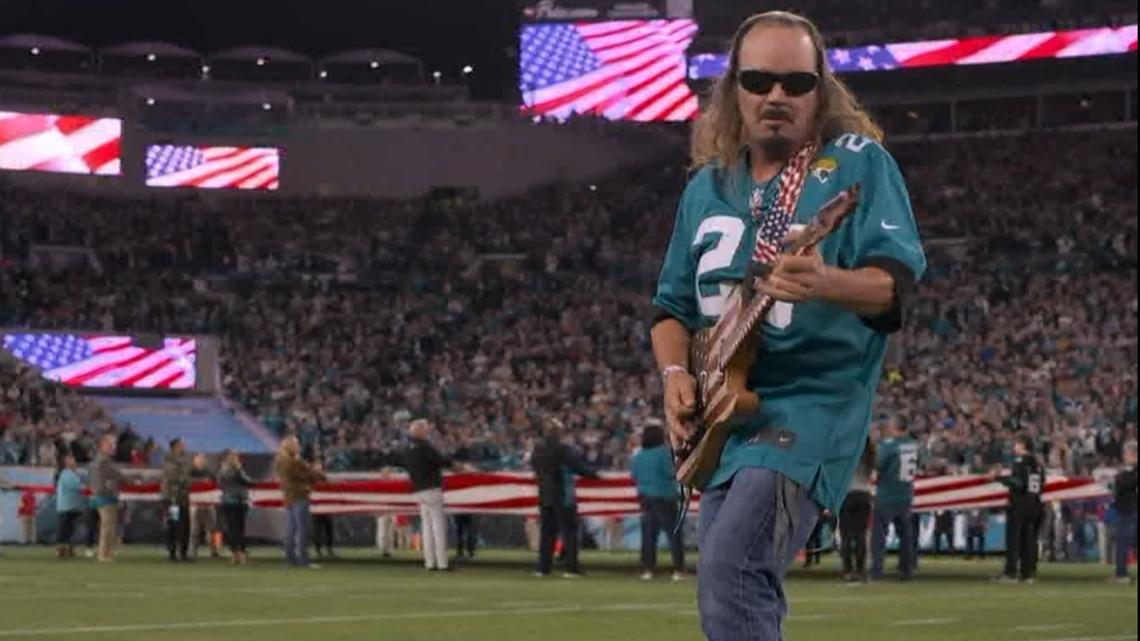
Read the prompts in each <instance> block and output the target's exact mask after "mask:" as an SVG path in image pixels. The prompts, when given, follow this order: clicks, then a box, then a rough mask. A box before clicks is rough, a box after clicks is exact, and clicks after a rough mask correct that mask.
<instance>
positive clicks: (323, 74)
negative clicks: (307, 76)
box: [317, 69, 329, 80]
mask: <svg viewBox="0 0 1140 641" xmlns="http://www.w3.org/2000/svg"><path fill="white" fill-rule="evenodd" d="M317 77H318V78H320V79H321V80H324V79H325V78H328V77H329V72H327V71H325V70H324V69H321V70H320V72H318V73H317Z"/></svg>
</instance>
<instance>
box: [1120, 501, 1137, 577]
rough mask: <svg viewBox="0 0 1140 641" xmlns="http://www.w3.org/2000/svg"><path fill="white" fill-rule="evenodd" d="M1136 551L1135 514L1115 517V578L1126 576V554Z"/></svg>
mask: <svg viewBox="0 0 1140 641" xmlns="http://www.w3.org/2000/svg"><path fill="white" fill-rule="evenodd" d="M1134 549H1136V513H1135V512H1133V513H1132V514H1119V515H1117V517H1116V576H1117V577H1121V578H1123V577H1126V576H1128V553H1129V552H1131V551H1132V550H1134Z"/></svg>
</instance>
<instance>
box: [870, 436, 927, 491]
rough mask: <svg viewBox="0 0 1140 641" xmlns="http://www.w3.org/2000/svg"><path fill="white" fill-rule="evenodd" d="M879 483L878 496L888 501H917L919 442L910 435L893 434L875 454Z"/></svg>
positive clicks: (876, 489)
mask: <svg viewBox="0 0 1140 641" xmlns="http://www.w3.org/2000/svg"><path fill="white" fill-rule="evenodd" d="M875 469H876V470H878V473H879V483H878V485H876V486H875V498H877V499H878V500H879V502H880V503H883V504H884V505H904V504H906V505H909V504H911V503H913V502H914V477H915V476H916V475H917V474H918V443H916V442H915V441H914V440H913V439H910V438H906V437H903V438H889V439H887V440H885V441H883V442H882V443H880V444H879V451H878V452H877V453H876V454H875Z"/></svg>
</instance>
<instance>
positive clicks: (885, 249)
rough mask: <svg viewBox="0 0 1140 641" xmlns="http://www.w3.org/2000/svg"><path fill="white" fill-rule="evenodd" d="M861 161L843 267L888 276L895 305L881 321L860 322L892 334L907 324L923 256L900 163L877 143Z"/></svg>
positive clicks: (877, 318)
mask: <svg viewBox="0 0 1140 641" xmlns="http://www.w3.org/2000/svg"><path fill="white" fill-rule="evenodd" d="M863 156H864V157H863V161H864V163H865V166H864V171H863V172H861V173H862V176H861V183H862V186H863V196H862V202H861V203H860V205H859V208H858V209H857V210H856V213H855V216H854V218H853V220H852V221H851V222H852V226H851V230H852V233H851V235H850V236H849V242H850V247H848V248H847V250H848V251H847V252H846V254H847V257H848V260H847V261H846V262H848V265H847V267H848V268H850V269H861V268H865V267H876V268H878V269H881V270H883V271H885V272H887V273H888V274H890V275H891V278H892V279H893V280H894V284H895V301H896V304H895V306H894V307H893V308H892V309H891V310H889V311H888V312H886V313H885V314H883V315H881V316H878V317H874V318H865V319H864V321H865V322H866V323H867V324H868V325H869V326H870V327H872V328H873V329H876V330H878V331H881V332H883V333H891V332H895V331H898V330H899V329H900V328H901V327H902V326H903V324H904V323H905V319H906V313H907V311H908V307H909V304H910V302H911V299H912V298H913V296H914V290H915V284H916V283H917V282H918V280H919V279H921V278H922V276H923V274H924V273H925V272H926V255H925V253H924V252H923V250H922V241H921V239H920V237H919V234H918V225H917V223H916V222H915V219H914V211H913V210H912V209H911V205H910V195H909V193H907V189H906V183H905V182H904V181H903V176H902V172H901V171H900V170H899V167H898V164H897V163H896V162H895V160H894V159H893V158H891V156H890V154H888V153H887V151H886V150H885V149H883V148H882V147H880V146H879V145H877V144H875V145H871V146H870V147H869V148H867V149H866V150H865V152H864V154H863Z"/></svg>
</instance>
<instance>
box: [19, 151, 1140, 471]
mask: <svg viewBox="0 0 1140 641" xmlns="http://www.w3.org/2000/svg"><path fill="white" fill-rule="evenodd" d="M1134 133H1135V132H1134V131H1124V132H1120V131H1102V132H1095V133H1090V132H1078V133H1038V134H1035V135H1032V136H1030V137H1025V136H1018V137H986V138H977V139H967V140H958V141H954V142H948V141H940V142H927V143H903V144H898V145H891V149H892V151H893V152H894V153H895V155H896V157H897V158H898V159H899V162H900V164H901V165H902V166H903V168H904V171H905V173H906V174H907V175H908V183H909V186H910V189H911V191H912V198H913V201H914V205H915V211H916V214H917V216H918V219H919V225H920V230H921V232H922V234H923V237H924V240H925V241H926V242H927V243H928V247H927V249H928V252H929V253H930V258H931V270H930V274H929V276H928V278H927V279H926V281H925V283H924V284H923V286H922V287H921V288H920V291H919V299H918V304H917V305H916V307H915V309H914V310H913V313H912V316H911V318H910V319H909V322H908V325H907V329H906V331H905V332H903V333H902V334H901V335H900V336H899V337H898V338H897V339H896V340H895V342H894V345H893V347H892V350H891V354H890V357H889V363H888V369H887V375H886V376H885V377H884V380H883V384H882V387H881V390H880V397H879V402H878V404H877V409H876V413H877V415H876V422H875V424H876V425H881V424H882V423H883V422H885V421H888V420H898V421H902V422H904V423H905V424H906V425H907V426H908V427H909V428H910V429H911V430H912V432H914V433H915V434H916V435H917V436H918V437H919V438H920V439H921V442H922V446H923V451H924V460H925V461H926V463H927V469H928V470H940V469H943V468H946V469H951V470H956V469H967V468H970V467H972V466H989V465H993V464H997V463H1003V462H1008V460H1009V457H1010V454H1011V453H1010V451H1009V449H1008V445H1009V443H1010V442H1011V440H1012V438H1011V436H1012V435H1013V434H1014V433H1017V432H1022V431H1024V432H1027V433H1029V434H1031V435H1033V436H1035V437H1036V439H1037V443H1038V446H1039V447H1040V448H1041V452H1040V453H1041V455H1042V456H1043V457H1044V458H1045V460H1046V462H1047V463H1048V464H1049V465H1050V466H1051V467H1055V468H1058V469H1063V470H1065V471H1066V472H1070V473H1080V472H1088V471H1090V470H1091V469H1093V468H1094V467H1096V466H1098V465H1100V464H1101V463H1114V462H1116V461H1118V460H1119V457H1120V446H1121V443H1123V442H1124V441H1125V440H1127V439H1128V438H1135V436H1136V409H1137V408H1136V405H1137V398H1136V382H1135V370H1136V362H1137V353H1136V347H1137V346H1136V332H1135V328H1136V326H1137V317H1136V314H1137V299H1136V285H1137V282H1136V256H1137V245H1136V218H1135V212H1136V207H1137V201H1136V176H1135V174H1134V173H1132V168H1133V167H1135V163H1136V140H1135V135H1134ZM684 165H685V161H684V157H683V154H682V151H681V150H680V149H678V150H677V153H676V155H675V156H674V157H671V158H665V159H661V161H660V162H658V163H654V164H650V165H645V166H641V167H638V168H635V169H631V170H628V171H626V172H623V173H622V174H621V175H618V176H614V177H612V178H611V179H610V180H608V181H605V182H600V183H598V184H596V185H580V186H576V187H567V186H563V187H557V188H544V189H540V190H537V191H535V192H533V193H531V194H528V195H526V196H524V197H519V198H517V199H513V200H507V201H500V202H476V203H461V204H453V205H452V206H451V207H450V208H448V207H438V206H434V205H432V204H431V203H425V202H382V201H367V200H349V199H339V200H311V199H285V198H269V199H247V198H237V199H231V200H225V201H212V200H197V199H196V198H195V197H193V196H190V197H187V196H173V197H166V198H154V199H153V200H152V199H140V200H128V199H120V198H114V199H110V198H106V197H103V196H98V195H85V194H79V193H71V194H53V195H50V196H48V195H45V194H44V193H42V192H37V191H27V190H24V189H20V188H16V187H12V186H0V251H2V254H0V327H33V328H41V329H47V328H69V329H90V330H100V331H110V330H116V331H135V332H142V331H145V332H152V333H167V334H171V333H180V332H186V333H189V332H194V333H216V334H218V335H220V336H221V337H222V338H223V363H222V367H223V378H224V380H223V383H224V387H225V391H226V393H227V394H228V395H229V396H230V397H231V398H233V399H235V400H237V401H239V402H240V403H241V404H242V405H243V406H244V407H245V408H246V409H248V410H249V411H250V412H251V413H252V414H254V415H256V416H258V417H259V418H261V419H262V420H263V421H264V422H265V423H266V424H267V425H269V426H270V427H272V428H273V429H274V430H276V431H277V432H279V433H281V434H285V433H290V434H296V435H297V436H298V437H299V438H300V440H301V443H302V445H303V447H304V448H305V449H306V450H307V451H308V452H310V453H312V454H314V455H316V456H319V457H320V458H323V459H324V462H325V466H326V468H327V469H329V470H330V471H337V470H347V469H376V468H378V467H380V466H382V465H384V464H385V463H386V462H387V460H388V457H387V455H386V452H390V451H394V450H395V449H398V448H402V447H403V445H404V442H403V439H404V438H405V436H404V429H403V428H404V426H405V425H406V423H407V421H408V420H409V419H410V418H411V417H415V416H430V417H432V418H433V419H435V420H436V422H437V424H438V425H439V426H440V432H441V435H442V437H443V440H444V442H443V443H442V445H443V449H445V450H449V451H453V452H459V453H461V454H462V455H463V456H464V457H465V458H466V459H467V460H471V461H476V462H478V463H479V464H480V465H481V466H483V467H486V468H490V469H510V468H517V467H520V466H521V465H522V464H523V462H524V457H525V455H526V452H527V451H528V448H529V447H530V444H531V442H532V440H533V439H534V437H535V435H536V433H537V432H536V429H537V426H538V425H539V423H540V422H541V419H542V418H543V417H544V416H547V415H556V416H559V417H560V418H561V419H562V420H563V421H564V422H565V423H566V424H567V426H568V427H569V428H570V430H569V432H570V433H571V434H574V435H575V438H576V439H577V440H578V444H579V446H580V447H581V449H582V450H583V452H584V453H585V458H586V461H587V463H588V464H589V465H591V466H594V467H598V468H619V467H623V466H625V465H626V464H627V462H628V456H629V454H630V452H631V450H632V443H633V442H634V436H635V434H636V433H637V431H638V430H639V429H640V428H641V427H642V426H644V425H646V424H647V423H648V422H650V421H652V420H654V418H655V417H656V415H657V414H658V404H659V402H658V399H657V396H658V394H659V383H658V377H657V374H656V372H655V371H654V368H653V365H652V360H651V355H650V350H649V346H648V322H649V320H650V319H651V318H652V317H653V312H652V310H651V309H650V305H649V300H650V294H651V291H652V288H653V284H654V282H655V278H656V273H657V269H658V267H659V262H660V258H661V254H662V251H663V248H664V247H665V244H666V242H667V239H668V236H669V234H670V233H671V227H672V218H673V210H674V207H675V206H676V202H677V200H678V197H679V194H680V189H681V188H682V187H683V185H684V182H685V167H684ZM2 362H3V359H0V363H2ZM0 392H2V394H0V457H3V460H4V461H5V462H31V463H35V462H39V463H47V462H48V461H49V459H50V456H51V454H50V453H49V450H50V449H51V448H50V447H47V446H45V443H46V442H54V441H57V440H61V439H62V440H66V441H69V442H79V443H81V444H82V443H86V444H87V446H90V444H91V443H93V442H94V438H95V437H96V436H97V435H99V434H101V433H102V432H104V431H107V430H118V431H119V432H125V431H126V426H114V425H113V424H112V423H111V421H110V420H109V418H108V417H106V416H105V415H102V414H101V413H100V411H99V410H98V406H97V405H95V404H93V403H91V402H89V401H86V400H84V399H83V398H82V397H78V396H76V395H75V394H73V393H72V392H69V391H65V390H61V389H59V388H57V387H55V386H52V385H47V384H44V383H42V382H39V381H35V380H34V377H33V376H31V375H30V374H29V373H28V372H19V371H17V370H15V369H12V366H11V365H0ZM128 441H129V442H128V444H127V445H126V446H122V447H121V448H120V450H121V451H120V457H121V458H124V457H125V458H124V460H131V458H132V457H133V458H134V459H136V460H139V461H146V460H150V459H151V457H152V456H153V454H154V450H155V449H156V446H154V444H146V443H145V442H143V441H141V439H134V440H130V439H128ZM147 450H150V451H149V452H148V451H147ZM133 452H137V453H133Z"/></svg>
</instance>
